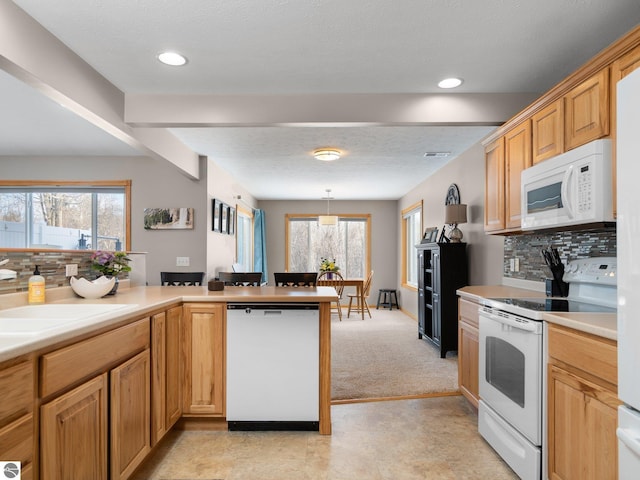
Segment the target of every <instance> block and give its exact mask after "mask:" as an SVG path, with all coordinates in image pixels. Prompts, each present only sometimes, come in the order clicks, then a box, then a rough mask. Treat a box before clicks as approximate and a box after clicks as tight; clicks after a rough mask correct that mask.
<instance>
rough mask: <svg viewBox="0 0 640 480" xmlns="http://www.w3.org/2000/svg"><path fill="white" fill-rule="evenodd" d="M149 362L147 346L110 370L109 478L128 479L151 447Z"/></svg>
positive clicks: (113, 479) (114, 479)
mask: <svg viewBox="0 0 640 480" xmlns="http://www.w3.org/2000/svg"><path fill="white" fill-rule="evenodd" d="M150 364H151V359H150V355H149V349H147V350H145V351H144V352H141V353H139V354H138V355H136V356H135V357H133V358H132V359H130V360H128V361H127V362H125V363H123V364H122V365H120V366H118V367H116V368H114V369H113V370H111V398H110V420H111V422H110V424H111V431H110V435H109V438H110V446H111V450H110V452H109V457H110V459H111V470H110V472H111V475H110V476H111V479H112V480H116V479H118V480H119V479H126V478H129V476H130V475H131V474H132V473H133V471H134V470H135V469H136V467H137V466H138V465H140V464H141V463H142V461H143V460H144V458H145V457H146V455H147V454H148V453H149V451H150V450H151V365H150ZM78 478H79V477H78Z"/></svg>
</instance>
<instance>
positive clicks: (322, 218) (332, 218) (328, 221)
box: [318, 188, 338, 225]
mask: <svg viewBox="0 0 640 480" xmlns="http://www.w3.org/2000/svg"><path fill="white" fill-rule="evenodd" d="M325 191H326V192H327V214H326V215H319V216H318V224H320V225H337V224H338V217H337V216H336V215H330V214H329V201H330V200H331V189H330V188H327V189H326V190H325Z"/></svg>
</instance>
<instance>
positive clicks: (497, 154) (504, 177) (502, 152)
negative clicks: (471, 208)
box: [484, 120, 531, 232]
mask: <svg viewBox="0 0 640 480" xmlns="http://www.w3.org/2000/svg"><path fill="white" fill-rule="evenodd" d="M530 166H531V121H530V120H526V121H524V122H522V123H521V124H519V125H517V126H515V127H513V128H512V129H511V130H509V131H508V132H507V133H505V134H504V136H502V137H500V138H498V139H496V140H495V141H494V142H492V143H490V144H489V145H487V147H486V148H485V169H486V170H485V210H484V214H485V217H484V220H485V221H484V229H485V231H487V232H502V231H505V230H518V229H519V228H520V226H521V218H522V213H521V202H520V195H521V192H520V190H521V182H520V174H521V173H522V170H524V169H525V168H528V167H530Z"/></svg>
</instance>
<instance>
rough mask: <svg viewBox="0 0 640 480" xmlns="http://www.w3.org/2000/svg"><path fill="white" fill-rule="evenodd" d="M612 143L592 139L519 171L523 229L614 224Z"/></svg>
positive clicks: (606, 140) (605, 140)
mask: <svg viewBox="0 0 640 480" xmlns="http://www.w3.org/2000/svg"><path fill="white" fill-rule="evenodd" d="M611 168H612V167H611V140H608V139H602V140H594V141H593V142H590V143H587V144H586V145H583V146H581V147H578V148H575V149H573V150H569V151H568V152H565V153H563V154H560V155H558V156H556V157H553V158H551V159H549V160H545V161H543V162H540V163H538V164H537V165H534V166H533V167H530V168H527V169H525V170H523V171H522V177H521V180H522V195H521V202H522V230H537V229H547V228H554V227H563V226H568V225H582V224H589V223H601V222H613V221H614V218H613V192H612V183H611V182H612V180H611V174H612V172H611Z"/></svg>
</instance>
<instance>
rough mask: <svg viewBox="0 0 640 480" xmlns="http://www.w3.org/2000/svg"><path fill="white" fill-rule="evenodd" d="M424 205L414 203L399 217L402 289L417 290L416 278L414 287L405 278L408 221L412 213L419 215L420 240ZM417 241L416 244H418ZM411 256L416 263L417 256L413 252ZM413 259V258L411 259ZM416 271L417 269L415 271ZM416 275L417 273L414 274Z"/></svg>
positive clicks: (406, 272)
mask: <svg viewBox="0 0 640 480" xmlns="http://www.w3.org/2000/svg"><path fill="white" fill-rule="evenodd" d="M423 207H424V205H423V201H422V200H420V201H419V202H416V203H414V204H413V205H409V206H408V207H407V208H404V209H403V210H402V213H401V215H400V224H401V225H400V228H401V232H402V233H401V244H402V248H401V252H402V253H401V260H400V261H401V264H402V277H401V282H402V286H403V287H404V288H408V289H409V290H415V291H417V290H418V278H416V283H415V285H414V284H412V283H409V279H408V278H407V275H408V271H409V266H408V261H409V258H410V257H409V245H408V241H409V239H408V235H409V232H408V219H409V218H410V217H411V216H412V214H413V213H414V212H416V213H420V230H419V234H420V235H419V236H420V238H422V231H423V228H424V227H423V225H424V208H423ZM419 241H420V240H419V239H418V243H419ZM413 256H414V257H415V259H414V260H415V261H416V262H417V254H416V253H415V251H414V252H413ZM412 258H413V257H412ZM416 270H417V269H416ZM416 273H417V272H416Z"/></svg>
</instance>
